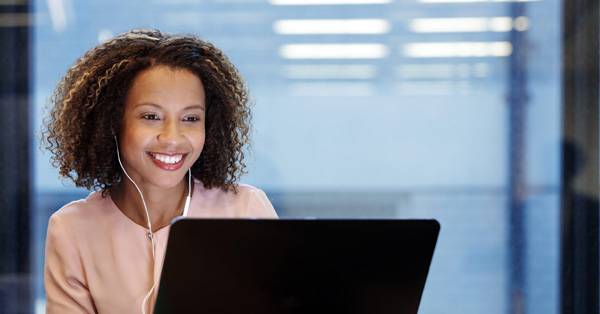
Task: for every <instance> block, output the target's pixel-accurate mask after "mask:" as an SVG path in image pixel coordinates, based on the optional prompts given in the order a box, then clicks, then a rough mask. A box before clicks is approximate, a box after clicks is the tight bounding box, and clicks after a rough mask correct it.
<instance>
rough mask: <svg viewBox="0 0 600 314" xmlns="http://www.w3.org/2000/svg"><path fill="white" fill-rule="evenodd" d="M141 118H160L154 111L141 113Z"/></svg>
mask: <svg viewBox="0 0 600 314" xmlns="http://www.w3.org/2000/svg"><path fill="white" fill-rule="evenodd" d="M142 118H143V119H146V120H160V119H159V118H158V115H157V114H154V113H146V114H144V115H142Z"/></svg>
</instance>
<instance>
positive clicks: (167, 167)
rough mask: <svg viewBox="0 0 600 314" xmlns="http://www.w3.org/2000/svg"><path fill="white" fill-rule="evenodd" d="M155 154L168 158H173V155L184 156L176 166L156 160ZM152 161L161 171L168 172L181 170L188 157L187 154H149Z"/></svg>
mask: <svg viewBox="0 0 600 314" xmlns="http://www.w3.org/2000/svg"><path fill="white" fill-rule="evenodd" d="M153 154H160V155H166V156H173V155H182V157H181V160H180V161H178V162H176V163H174V164H167V163H164V162H162V161H160V160H158V159H156V158H154V156H153ZM148 155H149V157H150V159H152V162H153V163H154V164H155V165H156V166H157V167H159V168H160V169H163V170H167V171H175V170H179V169H180V168H181V167H182V166H183V162H184V161H185V158H186V157H187V154H185V153H183V154H181V153H175V154H165V153H150V152H149V153H148Z"/></svg>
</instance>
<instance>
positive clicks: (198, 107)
mask: <svg viewBox="0 0 600 314" xmlns="http://www.w3.org/2000/svg"><path fill="white" fill-rule="evenodd" d="M191 109H201V110H202V111H204V106H203V105H191V106H187V107H185V108H183V110H191Z"/></svg>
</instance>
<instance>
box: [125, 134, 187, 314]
mask: <svg viewBox="0 0 600 314" xmlns="http://www.w3.org/2000/svg"><path fill="white" fill-rule="evenodd" d="M114 138H115V145H116V146H117V160H118V161H119V166H121V170H123V173H124V174H125V176H126V177H127V179H129V181H131V183H133V185H134V186H135V188H136V190H137V191H138V193H139V194H140V197H141V198H142V204H143V205H144V210H145V211H146V219H147V223H148V236H149V237H150V241H151V245H152V262H153V266H154V264H156V242H155V241H154V232H152V222H151V221H150V212H149V211H148V206H146V200H145V199H144V194H143V193H142V190H141V189H140V188H139V187H138V185H137V184H136V183H135V181H133V179H132V178H131V177H130V176H129V174H128V173H127V171H126V170H125V167H123V163H122V162H121V153H120V151H119V142H118V140H117V136H116V135H115V136H114ZM191 195H192V170H191V169H188V191H187V196H186V198H185V205H184V206H183V215H182V216H183V217H187V215H188V211H189V209H190V201H191V199H192V197H191ZM152 277H153V278H152V279H153V280H152V282H153V284H152V287H151V288H150V290H149V291H148V293H147V294H146V296H145V297H144V300H143V301H142V314H146V303H147V302H148V299H149V297H150V295H151V294H152V291H154V288H155V287H156V282H157V280H156V278H155V276H154V267H153V269H152Z"/></svg>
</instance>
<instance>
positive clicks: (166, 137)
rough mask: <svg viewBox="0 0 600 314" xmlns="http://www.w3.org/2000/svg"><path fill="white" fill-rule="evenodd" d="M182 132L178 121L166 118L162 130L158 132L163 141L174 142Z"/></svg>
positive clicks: (160, 139)
mask: <svg viewBox="0 0 600 314" xmlns="http://www.w3.org/2000/svg"><path fill="white" fill-rule="evenodd" d="M180 136H181V132H180V130H179V125H178V123H177V121H173V119H168V120H165V123H164V125H163V128H162V130H161V131H160V133H159V134H158V140H159V141H162V142H174V141H177V140H178V139H179V137H180Z"/></svg>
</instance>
